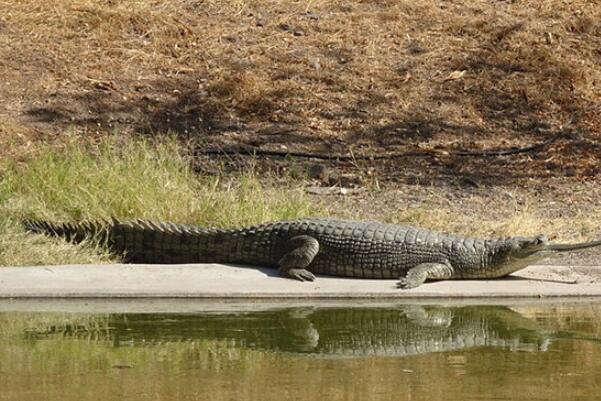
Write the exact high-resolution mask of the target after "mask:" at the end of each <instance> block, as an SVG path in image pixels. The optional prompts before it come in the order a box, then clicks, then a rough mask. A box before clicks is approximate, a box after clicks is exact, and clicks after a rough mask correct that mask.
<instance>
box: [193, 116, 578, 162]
mask: <svg viewBox="0 0 601 401" xmlns="http://www.w3.org/2000/svg"><path fill="white" fill-rule="evenodd" d="M571 124H572V119H570V121H569V122H568V123H567V124H565V125H564V126H563V127H562V128H560V130H559V131H558V132H557V133H556V134H555V135H553V136H551V137H550V138H548V139H545V140H544V141H542V142H540V143H535V144H532V145H528V146H524V147H521V148H506V149H483V150H477V151H469V150H459V151H454V152H453V151H452V152H448V151H445V150H435V149H432V150H423V151H405V152H391V153H384V154H377V155H356V154H352V153H351V154H336V153H330V154H324V153H312V152H296V151H288V150H268V149H259V148H254V147H251V146H243V147H240V148H238V149H207V150H197V151H196V155H199V154H202V155H242V156H274V157H302V158H307V159H320V160H338V161H341V160H343V161H354V160H382V159H397V158H403V157H426V156H431V155H437V154H438V155H445V156H461V157H495V156H509V155H516V154H520V153H531V152H538V151H540V150H542V149H544V148H546V147H547V146H549V145H551V144H553V143H554V142H556V141H557V140H559V139H560V138H564V137H569V134H568V132H567V130H566V128H567V127H568V126H570V125H571Z"/></svg>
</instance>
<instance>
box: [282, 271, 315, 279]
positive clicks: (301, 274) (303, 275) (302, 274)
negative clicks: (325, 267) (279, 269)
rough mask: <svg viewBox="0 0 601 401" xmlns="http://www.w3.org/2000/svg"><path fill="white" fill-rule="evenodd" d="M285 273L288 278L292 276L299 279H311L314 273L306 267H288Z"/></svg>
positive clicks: (313, 277)
mask: <svg viewBox="0 0 601 401" xmlns="http://www.w3.org/2000/svg"><path fill="white" fill-rule="evenodd" d="M286 275H287V276H288V277H290V278H294V279H297V280H300V281H313V280H315V275H313V273H311V272H310V271H309V270H307V269H288V271H287V272H286Z"/></svg>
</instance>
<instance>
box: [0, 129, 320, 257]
mask: <svg viewBox="0 0 601 401" xmlns="http://www.w3.org/2000/svg"><path fill="white" fill-rule="evenodd" d="M36 154H37V155H38V156H37V157H35V158H32V159H31V160H29V161H28V162H25V163H24V164H21V165H17V164H14V165H12V166H9V168H8V169H7V170H6V172H5V174H4V176H3V177H2V178H1V179H0V221H2V223H1V224H0V265H29V264H56V263H91V262H107V261H111V260H113V259H112V258H111V257H110V256H109V255H107V254H106V252H105V251H104V250H102V249H100V248H98V247H96V246H94V244H84V245H78V246H76V245H72V244H65V243H64V242H62V241H60V240H55V239H51V238H44V237H42V236H37V235H31V234H27V233H24V232H23V230H22V229H21V228H20V225H19V223H20V221H21V220H22V219H23V218H39V219H50V220H60V221H65V220H81V219H90V220H94V219H106V218H110V217H117V218H121V219H128V218H147V219H156V220H167V221H173V222H178V223H187V224H197V225H204V226H219V227H227V226H238V225H247V224H256V223H262V222H266V221H272V220H280V219H292V218H298V217H305V216H309V215H314V214H316V213H317V210H316V209H315V208H314V207H313V206H312V205H311V204H310V202H309V200H308V199H307V197H306V196H305V195H304V193H303V191H302V190H301V189H300V188H294V187H288V188H281V187H279V188H275V187H274V186H272V185H271V184H270V183H269V180H268V179H264V180H261V181H260V180H259V179H258V177H257V176H256V175H255V174H254V172H252V171H250V172H245V173H242V174H239V175H234V176H232V175H228V176H227V177H225V176H221V177H219V176H218V177H199V176H198V175H196V174H195V173H194V172H193V171H192V169H191V168H190V160H189V159H188V158H187V157H186V156H185V152H183V149H182V148H181V146H180V145H178V143H177V141H176V140H174V139H167V140H164V141H162V142H160V143H152V142H149V141H146V140H140V139H137V140H134V139H127V140H124V139H116V138H113V139H106V140H104V141H103V142H102V143H100V144H96V145H92V144H87V143H83V142H81V141H77V140H75V141H72V142H71V143H69V144H67V145H65V146H63V147H60V148H59V147H54V146H51V145H44V146H43V147H42V148H40V149H39V151H38V152H36Z"/></svg>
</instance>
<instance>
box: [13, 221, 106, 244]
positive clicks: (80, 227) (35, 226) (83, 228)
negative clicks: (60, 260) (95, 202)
mask: <svg viewBox="0 0 601 401" xmlns="http://www.w3.org/2000/svg"><path fill="white" fill-rule="evenodd" d="M111 224H112V222H106V221H104V222H103V221H82V222H77V223H53V222H49V221H44V220H25V221H23V227H24V228H25V230H26V231H29V232H32V233H36V234H45V235H49V236H55V237H60V238H64V239H65V240H67V241H70V242H75V243H80V242H83V241H84V240H86V239H95V240H106V239H107V233H108V230H109V227H110V226H111Z"/></svg>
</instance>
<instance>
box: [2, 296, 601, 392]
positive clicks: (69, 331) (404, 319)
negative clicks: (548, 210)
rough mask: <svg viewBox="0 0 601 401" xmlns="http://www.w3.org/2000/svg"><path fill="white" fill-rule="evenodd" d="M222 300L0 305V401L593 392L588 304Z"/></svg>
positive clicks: (598, 381) (596, 306) (599, 376)
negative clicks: (216, 306)
mask: <svg viewBox="0 0 601 401" xmlns="http://www.w3.org/2000/svg"><path fill="white" fill-rule="evenodd" d="M82 309H85V308H82ZM209 309H210V308H209ZM228 309H229V310H223V309H222V310H212V311H205V312H186V313H96V314H86V313H65V312H43V313H42V312H27V311H20V312H11V311H4V312H0V400H3V401H4V400H7V401H8V400H11V401H12V400H14V401H17V400H18V401H28V400H32V401H33V400H36V401H40V400H61V401H68V400H216V401H219V400H261V401H263V400H318V399H327V400H358V401H359V400H391V399H394V400H412V401H413V400H428V401H430V400H462V401H464V400H552V399H557V400H594V399H601V392H600V390H601V319H600V318H601V304H600V303H589V302H579V303H551V304H548V303H545V304H540V303H530V304H526V305H521V304H515V305H512V306H498V305H483V306H477V305H455V306H444V307H443V306H430V305H386V306H364V307H341V306H340V305H338V306H332V305H326V307H284V308H280V309H277V310H271V309H266V310H261V309H265V308H263V307H257V305H253V306H251V307H250V308H249V307H245V308H244V310H245V311H240V310H238V311H236V309H235V308H231V307H230V308H228ZM4 310H7V309H6V308H4ZM8 310H10V308H8Z"/></svg>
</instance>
